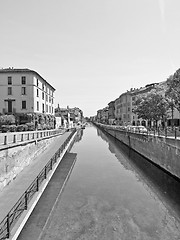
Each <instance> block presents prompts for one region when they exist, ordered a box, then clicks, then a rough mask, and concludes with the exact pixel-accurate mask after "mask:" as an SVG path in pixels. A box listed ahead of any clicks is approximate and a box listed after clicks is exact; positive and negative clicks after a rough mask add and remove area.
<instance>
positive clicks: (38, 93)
mask: <svg viewBox="0 0 180 240" xmlns="http://www.w3.org/2000/svg"><path fill="white" fill-rule="evenodd" d="M37 97H39V90H38V89H37Z"/></svg>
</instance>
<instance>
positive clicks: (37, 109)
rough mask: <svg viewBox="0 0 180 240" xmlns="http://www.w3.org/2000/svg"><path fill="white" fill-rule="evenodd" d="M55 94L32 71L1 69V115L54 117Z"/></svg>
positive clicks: (43, 80)
mask: <svg viewBox="0 0 180 240" xmlns="http://www.w3.org/2000/svg"><path fill="white" fill-rule="evenodd" d="M54 92H55V88H54V87H53V86H51V84H50V83H48V82H47V81H46V80H45V79H44V78H43V77H42V76H40V74H39V73H37V72H36V71H34V70H30V69H14V68H7V69H0V113H3V114H14V113H46V114H51V115H54Z"/></svg>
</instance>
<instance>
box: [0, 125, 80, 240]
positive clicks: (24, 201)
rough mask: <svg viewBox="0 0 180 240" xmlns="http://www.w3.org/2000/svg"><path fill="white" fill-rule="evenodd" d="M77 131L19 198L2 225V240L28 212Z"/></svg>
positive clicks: (0, 236)
mask: <svg viewBox="0 0 180 240" xmlns="http://www.w3.org/2000/svg"><path fill="white" fill-rule="evenodd" d="M75 131H76V130H75V129H73V130H72V132H71V134H70V135H69V136H68V138H67V139H66V140H65V142H64V143H63V144H62V145H61V147H60V148H59V149H58V151H57V152H56V153H55V154H54V155H53V156H52V158H51V159H50V160H49V161H48V163H47V164H46V166H45V167H44V168H43V169H42V170H41V172H40V173H39V175H38V176H37V177H36V178H35V179H34V181H33V182H32V183H31V184H30V186H29V187H28V188H27V190H26V191H25V192H24V193H23V195H22V196H21V197H20V198H19V200H18V201H17V203H16V204H15V205H14V206H13V207H12V209H11V210H10V211H9V213H8V214H7V216H6V217H5V218H4V219H3V220H2V222H1V223H0V240H3V239H7V238H9V237H10V232H11V229H12V228H13V226H14V225H15V223H16V222H17V220H18V218H19V217H20V216H21V214H22V213H23V212H24V211H25V210H27V208H28V204H29V202H30V201H31V199H32V197H33V196H34V194H35V193H36V192H38V191H39V187H40V186H41V184H42V182H43V181H44V180H45V179H46V177H47V174H48V173H49V171H51V170H52V167H53V165H54V164H55V163H56V161H57V159H58V158H59V157H60V155H61V153H62V152H63V150H64V149H65V147H66V146H67V144H68V143H69V141H70V139H71V138H72V136H73V134H74V133H75Z"/></svg>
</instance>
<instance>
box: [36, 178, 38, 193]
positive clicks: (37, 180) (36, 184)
mask: <svg viewBox="0 0 180 240" xmlns="http://www.w3.org/2000/svg"><path fill="white" fill-rule="evenodd" d="M36 191H37V192H38V191H39V178H38V176H37V178H36Z"/></svg>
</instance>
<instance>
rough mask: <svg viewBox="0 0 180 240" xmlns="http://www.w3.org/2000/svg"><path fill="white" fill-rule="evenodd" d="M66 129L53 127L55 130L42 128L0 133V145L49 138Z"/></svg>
mask: <svg viewBox="0 0 180 240" xmlns="http://www.w3.org/2000/svg"><path fill="white" fill-rule="evenodd" d="M64 131H65V130H62V129H53V130H41V131H32V132H31V131H29V132H15V133H1V134H0V146H6V145H8V144H17V143H23V142H25V141H32V140H38V139H42V138H47V137H50V136H54V135H57V134H61V133H63V132H64Z"/></svg>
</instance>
